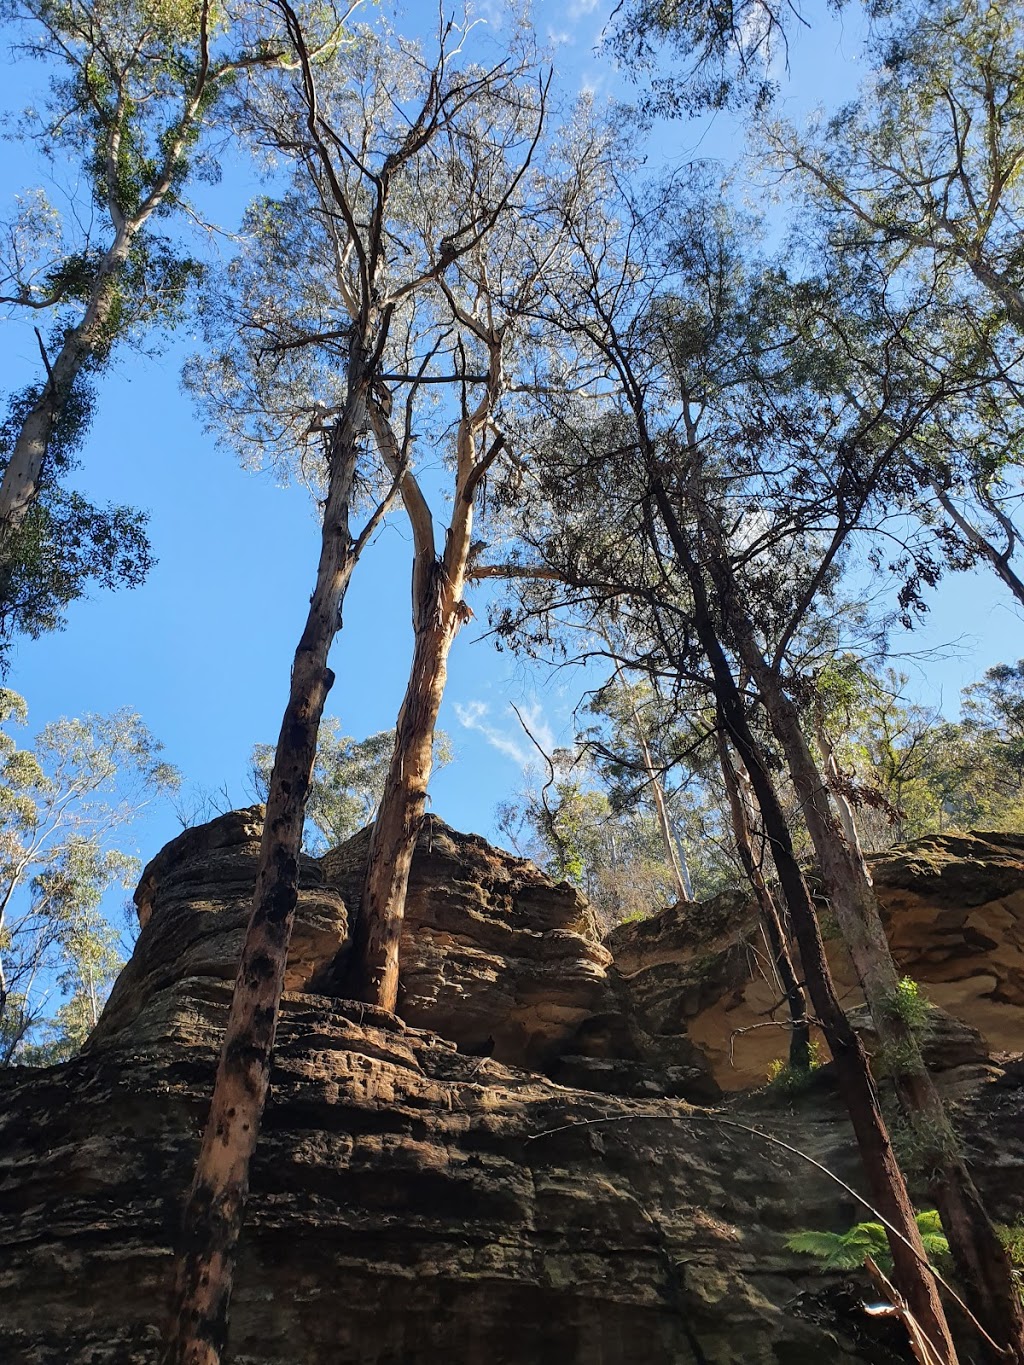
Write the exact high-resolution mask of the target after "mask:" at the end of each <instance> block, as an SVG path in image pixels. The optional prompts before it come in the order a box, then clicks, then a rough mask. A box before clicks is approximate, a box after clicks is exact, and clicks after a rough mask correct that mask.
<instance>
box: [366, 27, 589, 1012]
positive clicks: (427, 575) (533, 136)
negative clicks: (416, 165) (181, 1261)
mask: <svg viewBox="0 0 1024 1365" xmlns="http://www.w3.org/2000/svg"><path fill="white" fill-rule="evenodd" d="M530 61H531V58H530V56H529V53H528V52H526V53H522V54H518V53H516V51H515V49H513V54H512V59H511V60H510V61H509V69H510V71H516V72H517V79H518V85H517V86H516V87H506V88H504V89H503V90H502V91H500V92H496V97H495V98H494V100H493V102H492V103H490V104H484V103H483V102H481V106H480V109H479V112H478V114H477V116H476V118H475V120H474V121H473V122H472V123H471V124H470V123H467V124H466V125H465V126H464V127H462V128H458V129H454V130H453V133H452V136H451V139H450V146H449V148H448V155H447V158H446V160H445V164H444V171H443V173H442V172H441V171H440V168H438V169H437V170H435V172H434V175H433V177H432V180H431V182H430V184H429V185H428V186H424V187H422V190H421V193H420V194H419V195H418V198H417V204H416V211H417V217H416V219H415V220H414V221H413V222H411V223H410V230H411V232H412V234H413V236H414V237H415V238H417V239H419V240H422V241H423V242H424V244H425V245H426V246H427V249H428V250H429V249H430V246H429V244H430V243H438V242H440V243H448V242H452V241H459V242H463V243H465V250H463V251H461V252H460V254H459V257H458V259H457V260H453V261H451V262H450V263H448V265H447V266H443V267H442V268H441V269H439V270H438V272H437V277H436V298H435V300H434V311H433V316H432V317H431V318H430V319H428V318H426V317H423V316H421V317H420V318H418V319H415V320H411V321H410V324H409V326H408V328H407V332H406V343H405V350H404V352H403V353H402V354H401V355H400V356H398V357H396V362H398V361H400V369H401V370H402V371H403V372H405V373H412V372H415V373H417V374H419V375H420V376H421V378H422V379H424V380H426V379H427V378H429V379H430V380H431V382H432V383H433V382H436V383H440V384H442V385H446V386H447V387H448V388H449V389H451V390H453V391H454V401H453V402H452V408H453V409H454V411H453V412H452V414H451V418H450V421H451V426H450V434H447V435H444V434H442V435H440V436H439V438H435V440H436V441H437V442H438V443H440V444H442V446H443V447H447V449H448V451H449V456H448V466H449V469H450V471H451V476H452V477H451V484H450V487H449V490H448V494H447V496H448V499H449V500H450V508H451V510H450V512H449V514H448V522H447V526H446V527H445V530H444V540H443V545H442V544H439V537H438V533H437V529H436V527H435V516H434V513H433V512H432V510H431V506H430V498H429V496H428V495H427V494H426V493H425V491H424V486H423V484H422V483H421V481H420V479H419V477H418V475H417V471H416V469H415V468H414V467H412V466H411V463H410V464H407V466H406V467H404V468H403V465H402V454H401V452H402V451H403V450H409V449H412V450H415V448H416V445H417V444H422V439H421V428H422V424H423V422H424V420H425V417H424V413H423V407H424V404H423V403H422V402H421V403H419V404H417V403H416V402H415V401H412V402H407V403H406V404H405V405H404V406H402V405H400V404H398V403H397V402H396V401H395V394H394V392H393V389H394V388H395V387H397V386H398V385H400V384H401V383H402V382H404V381H403V380H402V379H401V377H400V376H396V377H395V378H393V379H389V378H387V377H385V378H384V380H383V382H382V385H381V387H380V389H379V392H378V395H377V397H376V398H375V401H374V403H373V406H372V409H371V423H372V426H373V430H374V433H375V436H376V440H377V445H378V448H379V451H380V454H381V457H382V460H383V462H384V465H385V466H386V468H387V469H388V470H389V471H390V472H392V473H393V474H395V475H396V476H398V475H399V474H401V483H400V488H401V495H402V500H403V503H404V506H405V510H406V513H407V515H408V519H409V525H410V528H411V531H412V540H413V575H412V619H413V653H412V663H411V668H410V674H409V682H408V685H407V687H406V691H405V695H404V697H403V700H402V705H401V709H400V711H399V715H398V721H397V725H396V730H395V746H394V752H393V755H392V760H391V768H390V771H389V773H388V777H387V781H386V783H385V787H384V792H383V795H382V798H381V802H380V805H379V807H378V809H377V813H376V817H375V819H374V824H373V833H372V835H371V839H370V848H369V855H368V861H367V869H366V879H365V883H364V886H363V895H362V901H361V908H360V915H359V919H358V921H357V925H356V933H355V951H354V958H353V960H354V973H355V975H354V988H355V991H356V993H357V994H358V995H359V996H360V998H362V999H365V1000H367V1001H369V1002H371V1003H373V1004H376V1005H379V1006H382V1007H383V1008H385V1009H388V1010H394V1009H395V1008H396V1004H397V1000H398V982H399V958H398V952H399V940H400V936H401V926H402V920H403V916H404V911H405V895H406V888H407V886H408V880H409V870H410V866H411V862H412V855H413V850H414V848H415V844H416V838H417V835H418V833H419V829H420V825H421V823H422V819H423V812H424V809H425V804H426V796H427V786H428V783H429V780H430V772H431V766H432V758H433V747H434V745H433V741H434V731H435V727H436V724H437V716H438V712H439V709H440V706H441V701H442V698H443V695H444V688H445V683H446V679H447V671H448V658H449V654H450V651H451V647H452V644H453V642H454V640H455V636H456V634H457V633H458V630H459V628H460V627H461V626H462V625H463V624H464V623H465V622H466V621H467V620H468V619H470V617H471V615H472V612H471V610H470V608H469V606H468V604H467V603H466V601H465V594H466V589H467V586H468V585H469V583H470V582H471V578H472V572H473V567H474V561H475V560H479V559H480V557H481V555H482V553H483V551H484V549H485V548H486V544H485V542H484V541H483V540H482V539H480V538H479V537H478V536H477V535H476V534H475V531H474V517H475V513H476V508H477V503H478V501H479V499H480V495H481V494H482V492H483V491H484V489H485V486H486V480H487V478H488V475H489V473H490V472H491V471H492V470H493V468H494V466H495V464H496V462H497V461H499V460H501V459H502V458H504V457H505V455H506V437H505V433H504V430H503V421H502V410H503V407H504V405H505V403H507V401H508V397H509V394H510V391H513V390H514V389H515V388H516V387H517V386H518V385H519V384H520V383H521V382H522V381H523V378H524V373H525V372H526V371H527V370H528V369H529V367H530V365H531V359H530V346H531V345H532V344H536V343H537V338H536V336H535V335H534V332H535V328H533V327H532V326H531V319H532V317H533V316H534V315H535V314H536V313H537V311H538V309H537V300H538V298H540V297H542V296H543V294H544V291H545V289H546V285H545V275H546V272H547V271H549V270H551V269H554V268H556V263H557V258H558V256H559V254H560V253H561V252H562V251H563V249H564V248H565V246H566V244H567V241H568V232H567V229H566V226H565V225H566V223H567V222H569V221H571V220H572V218H573V217H574V216H575V214H576V212H577V204H576V201H577V199H578V197H579V196H580V194H581V193H584V192H585V188H584V187H585V186H586V183H587V174H586V168H585V164H582V162H581V159H580V157H579V154H578V151H577V149H573V150H572V152H571V153H570V152H566V153H565V155H566V156H567V159H568V164H567V165H565V166H563V165H561V164H559V156H558V153H557V151H556V150H555V149H554V148H552V147H551V146H550V143H549V145H548V146H547V147H543V145H542V139H543V136H544V132H545V129H544V119H545V112H546V102H547V90H548V84H549V81H550V77H546V78H545V77H538V76H535V77H534V78H533V81H532V85H528V84H527V82H526V80H525V79H524V77H525V75H526V72H527V70H528V65H529V63H530ZM538 153H540V157H539V159H538ZM582 161H583V162H585V154H584V157H583V159H582ZM453 206H455V211H454V214H453ZM428 326H430V327H431V329H432V330H431V332H429V333H427V332H426V328H427V327H428ZM431 335H432V336H433V337H434V338H436V340H434V341H433V342H428V337H429V336H431ZM441 347H444V353H443V354H439V355H438V356H437V357H436V359H437V362H438V363H439V366H440V372H438V370H437V365H436V364H432V359H431V350H432V349H433V350H437V351H440V348H441ZM427 367H429V368H427ZM424 388H425V385H421V388H420V392H421V393H422V392H423V389H424Z"/></svg>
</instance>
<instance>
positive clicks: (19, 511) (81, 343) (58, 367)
mask: <svg viewBox="0 0 1024 1365" xmlns="http://www.w3.org/2000/svg"><path fill="white" fill-rule="evenodd" d="M132 236H133V233H132V231H131V230H130V229H129V228H128V227H127V226H123V227H122V229H121V231H120V232H118V234H117V236H116V238H115V240H114V243H113V245H112V246H111V247H110V249H109V250H108V251H107V253H106V255H105V256H104V258H103V261H102V263H101V265H100V267H99V269H98V271H97V276H96V279H95V282H94V285H93V290H92V296H91V298H90V300H89V303H88V306H87V307H86V310H85V315H84V317H83V318H82V320H81V322H80V323H79V324H78V325H77V326H76V327H72V328H70V329H69V330H68V332H67V333H66V335H65V337H64V342H63V344H62V346H61V348H60V350H59V351H58V353H57V356H56V358H55V359H54V360H53V361H52V362H47V376H46V382H45V384H44V385H43V387H42V390H41V392H40V394H39V397H38V398H37V399H36V401H35V402H34V403H33V405H32V407H31V408H30V409H29V410H28V412H27V413H26V415H25V417H24V420H23V421H22V425H21V429H20V431H19V432H18V435H17V437H16V439H15V442H14V449H13V450H12V451H11V458H10V459H9V460H8V462H7V466H6V468H5V469H4V472H3V477H2V478H0V558H2V557H3V556H4V555H5V554H6V552H7V550H8V547H9V546H10V544H11V540H12V538H13V537H14V535H15V534H16V533H17V531H18V528H19V527H20V526H21V525H22V523H23V522H24V520H25V518H26V517H27V516H28V513H29V511H30V509H31V507H32V504H33V503H34V502H35V500H36V498H37V497H38V496H39V489H40V485H41V483H42V479H43V475H44V471H45V466H46V455H47V451H48V449H49V445H50V440H51V438H52V436H53V431H54V428H55V426H56V425H57V422H58V420H59V419H60V416H61V414H62V412H63V410H64V408H65V406H66V404H67V401H68V399H69V397H70V396H71V391H72V389H73V388H74V386H75V381H76V380H77V379H78V377H79V375H80V374H81V373H82V371H83V369H84V368H86V366H87V365H88V364H89V362H90V361H91V360H93V358H94V357H95V356H96V354H97V353H98V352H100V351H102V350H103V349H105V348H106V346H107V345H109V340H110V338H109V336H108V328H109V322H110V314H111V311H112V309H113V306H114V302H115V299H116V294H117V275H118V273H119V272H120V270H121V268H122V267H123V265H124V263H125V261H126V260H127V259H128V252H129V250H130V249H131V242H132Z"/></svg>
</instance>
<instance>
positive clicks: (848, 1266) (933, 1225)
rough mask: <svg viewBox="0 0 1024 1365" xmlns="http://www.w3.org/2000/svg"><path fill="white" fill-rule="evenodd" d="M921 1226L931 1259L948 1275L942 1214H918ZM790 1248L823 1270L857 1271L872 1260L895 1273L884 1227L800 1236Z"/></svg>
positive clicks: (788, 1244)
mask: <svg viewBox="0 0 1024 1365" xmlns="http://www.w3.org/2000/svg"><path fill="white" fill-rule="evenodd" d="M917 1226H918V1228H919V1229H920V1232H921V1240H922V1242H923V1243H924V1249H925V1252H926V1253H927V1255H928V1259H929V1260H930V1261H931V1262H932V1263H933V1264H934V1265H935V1266H936V1267H937V1268H938V1269H939V1270H940V1271H943V1272H946V1271H948V1270H949V1268H950V1266H951V1258H950V1254H949V1243H948V1242H947V1241H946V1237H945V1234H944V1233H943V1231H942V1224H941V1223H940V1222H939V1215H938V1213H937V1212H936V1211H935V1210H934V1209H925V1210H924V1211H923V1212H921V1213H919V1214H917ZM786 1247H787V1249H788V1250H789V1251H799V1252H800V1253H801V1254H802V1255H805V1256H813V1257H814V1259H815V1260H816V1261H817V1262H818V1264H819V1265H820V1266H821V1268H822V1269H823V1270H856V1269H857V1268H858V1267H860V1266H862V1265H863V1264H864V1258H865V1256H870V1257H871V1259H872V1260H873V1261H874V1262H875V1263H876V1265H878V1266H879V1267H880V1268H881V1269H882V1270H884V1271H887V1272H888V1271H891V1270H892V1254H891V1253H890V1251H889V1239H888V1237H887V1236H886V1232H885V1228H884V1227H883V1226H882V1224H881V1223H874V1222H869V1223H855V1224H854V1226H853V1227H852V1228H849V1229H848V1230H847V1231H846V1232H842V1233H840V1232H819V1231H815V1230H811V1231H807V1232H798V1233H796V1235H795V1236H793V1237H790V1238H788V1240H787V1241H786Z"/></svg>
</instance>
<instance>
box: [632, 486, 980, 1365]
mask: <svg viewBox="0 0 1024 1365" xmlns="http://www.w3.org/2000/svg"><path fill="white" fill-rule="evenodd" d="M651 491H652V495H653V499H654V503H655V506H656V507H657V511H658V513H659V515H660V517H661V520H662V522H663V525H664V527H665V530H666V532H667V534H668V537H669V542H670V544H671V546H672V550H673V552H674V555H675V557H676V559H677V561H678V564H679V568H680V569H681V570H682V572H683V573H684V575H685V577H686V580H687V582H688V584H689V586H690V590H691V593H692V596H693V607H692V622H693V628H694V631H695V633H696V635H697V638H698V639H699V641H700V644H701V647H702V649H703V651H704V653H705V656H706V657H707V660H708V662H709V664H710V667H711V673H712V680H713V687H714V692H715V699H716V701H717V704H718V707H719V710H720V713H721V717H722V722H723V724H724V726H725V729H726V731H727V734H728V737H729V740H730V742H731V743H732V745H733V747H734V748H735V749H736V752H737V753H738V755H739V757H740V761H741V762H742V763H743V765H744V767H745V768H746V769H747V772H748V773H749V775H750V782H751V786H752V787H753V790H754V795H755V797H756V799H757V803H758V807H759V809H760V812H761V820H762V824H763V826H764V831H765V836H766V838H767V839H768V843H769V846H770V848H771V850H772V858H773V861H774V863H775V867H776V870H777V872H778V876H779V883H780V885H781V887H782V893H783V895H784V897H785V899H786V904H787V906H788V907H789V912H790V916H791V919H792V926H793V933H794V936H795V938H796V941H797V946H798V948H799V950H800V960H801V965H802V968H803V974H804V979H805V981H806V983H807V989H808V992H809V994H810V997H811V1004H812V1006H813V1008H814V1014H815V1022H816V1023H817V1024H818V1025H819V1026H820V1027H821V1030H822V1032H823V1033H824V1035H825V1040H826V1042H827V1043H828V1047H829V1051H830V1052H831V1054H832V1058H833V1061H834V1062H835V1067H836V1077H837V1080H838V1082H839V1089H840V1093H841V1095H842V1097H843V1101H844V1103H845V1105H846V1109H847V1112H848V1114H849V1116H850V1122H851V1124H852V1126H853V1131H854V1135H855V1137H856V1140H857V1146H858V1149H859V1151H860V1155H861V1161H862V1162H863V1165H864V1172H865V1176H866V1178H867V1182H868V1187H869V1189H870V1191H871V1197H872V1201H873V1203H874V1204H875V1206H876V1208H877V1209H878V1210H879V1212H880V1213H881V1214H882V1215H883V1217H884V1218H885V1219H886V1221H887V1222H888V1223H889V1224H891V1227H892V1228H894V1229H895V1230H896V1234H898V1235H894V1233H893V1232H892V1231H891V1230H889V1229H887V1236H888V1241H889V1246H890V1249H891V1251H892V1256H893V1265H894V1268H895V1275H896V1281H897V1284H898V1285H899V1288H900V1289H901V1291H902V1292H903V1294H904V1295H905V1296H906V1299H907V1302H908V1304H909V1305H910V1309H911V1312H912V1313H913V1315H914V1317H915V1318H916V1320H917V1322H918V1323H919V1325H920V1327H921V1330H922V1331H923V1332H924V1334H925V1335H926V1337H927V1338H928V1340H929V1342H930V1343H931V1344H932V1346H933V1347H934V1349H935V1352H936V1354H937V1356H938V1357H939V1359H941V1360H942V1361H944V1362H948V1365H956V1361H957V1355H956V1350H955V1347H954V1346H953V1340H952V1337H951V1335H950V1331H949V1325H948V1323H947V1322H946V1315H945V1312H944V1310H943V1307H942V1303H941V1301H940V1299H939V1295H938V1290H937V1288H936V1283H935V1279H934V1277H933V1276H932V1274H931V1273H930V1271H929V1270H928V1268H927V1255H926V1253H925V1250H924V1245H923V1243H922V1241H921V1235H920V1231H919V1229H918V1227H917V1222H916V1220H915V1216H914V1207H913V1204H912V1203H911V1200H910V1195H909V1193H908V1191H907V1186H906V1181H905V1180H904V1178H903V1172H902V1171H901V1170H900V1167H899V1163H898V1161H897V1159H896V1155H895V1153H894V1151H893V1147H892V1141H891V1139H890V1137H889V1132H888V1129H887V1127H886V1124H885V1119H884V1117H883V1115H882V1110H881V1105H880V1103H879V1096H878V1090H877V1087H876V1085H875V1082H874V1078H873V1077H872V1074H871V1068H870V1065H869V1062H868V1057H867V1053H866V1052H865V1050H864V1044H863V1042H862V1041H861V1039H860V1037H859V1036H858V1034H857V1033H856V1032H855V1031H854V1030H853V1028H852V1027H851V1025H850V1022H849V1020H848V1019H847V1017H846V1015H845V1014H844V1013H843V1010H842V1007H841V1005H840V1004H839V999H838V996H837V995H836V990H835V985H834V983H833V981H832V974H831V971H830V969H829V965H828V960H827V958H826V955H825V945H824V942H823V941H822V937H821V931H820V928H819V926H818V918H817V915H816V913H815V910H814V903H813V900H812V897H811V893H810V890H809V888H808V886H807V883H806V881H805V879H804V876H803V873H802V872H801V870H800V866H799V864H798V862H797V859H796V855H795V853H794V850H793V842H792V838H791V836H790V832H789V826H788V824H787V822H786V818H785V814H784V812H783V810H782V807H781V805H780V803H779V799H778V795H777V793H776V791H775V787H774V784H773V782H772V779H771V775H770V773H769V771H768V768H767V766H766V764H765V762H764V758H763V756H762V754H761V750H760V746H759V745H758V743H757V741H756V739H755V738H754V735H753V732H752V731H751V729H750V725H749V722H748V720H747V715H746V708H745V706H744V703H743V696H742V694H741V692H740V689H739V685H738V684H737V682H736V678H735V676H734V674H733V671H732V668H731V666H730V664H729V660H728V658H727V657H726V654H725V650H724V649H723V647H722V644H721V640H720V638H719V634H718V631H719V626H718V623H717V620H716V617H715V615H714V613H713V612H712V609H711V604H710V601H709V598H708V593H707V587H706V585H705V582H704V577H703V573H702V570H701V568H700V566H699V565H698V563H697V562H696V560H695V558H694V556H693V554H692V552H691V550H690V546H689V542H688V540H687V537H686V535H685V533H684V531H683V528H682V527H681V525H680V524H679V520H678V518H677V516H676V514H675V509H674V507H673V505H672V502H671V499H670V498H669V496H668V493H667V490H666V489H665V486H664V483H663V482H662V480H661V478H660V476H659V475H658V474H657V473H656V472H652V479H651Z"/></svg>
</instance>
